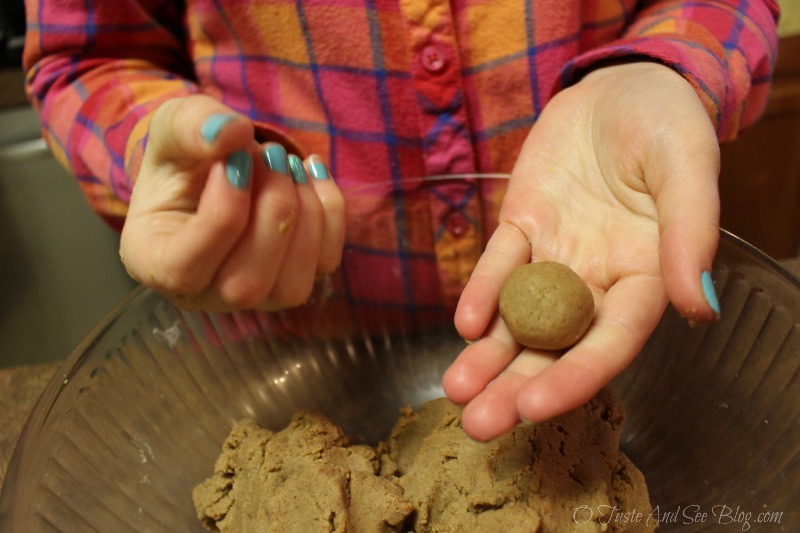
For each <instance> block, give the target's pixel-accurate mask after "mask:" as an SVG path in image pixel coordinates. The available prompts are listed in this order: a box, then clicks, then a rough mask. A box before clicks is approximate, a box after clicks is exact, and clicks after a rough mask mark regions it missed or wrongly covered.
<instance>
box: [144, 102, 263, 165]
mask: <svg viewBox="0 0 800 533" xmlns="http://www.w3.org/2000/svg"><path fill="white" fill-rule="evenodd" d="M254 133H255V132H254V127H253V124H252V122H251V121H250V120H249V119H247V118H246V117H244V116H243V115H240V114H238V113H236V112H234V111H233V110H232V109H230V108H229V107H227V106H225V105H224V104H222V103H221V102H219V101H217V100H215V99H213V98H211V97H209V96H206V95H202V94H196V95H191V96H186V97H182V98H174V99H171V100H167V101H166V102H164V103H163V104H162V105H161V106H160V107H159V108H158V109H157V110H156V112H155V113H154V115H153V119H152V121H151V122H150V129H149V135H148V144H147V150H146V152H145V157H147V156H150V159H151V161H149V163H151V164H153V165H155V166H160V165H164V164H172V165H175V166H177V167H179V168H187V167H192V166H194V164H195V163H196V162H197V161H201V160H205V161H212V160H223V159H225V158H226V157H228V155H230V154H231V153H233V152H235V151H238V150H243V149H248V148H249V147H250V146H251V144H252V143H253V138H254Z"/></svg>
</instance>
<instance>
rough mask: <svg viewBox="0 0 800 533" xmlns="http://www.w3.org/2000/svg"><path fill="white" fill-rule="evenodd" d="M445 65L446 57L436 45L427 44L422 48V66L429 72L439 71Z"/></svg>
mask: <svg viewBox="0 0 800 533" xmlns="http://www.w3.org/2000/svg"><path fill="white" fill-rule="evenodd" d="M446 65H447V58H446V57H445V55H444V54H443V53H442V51H441V50H439V48H438V47H437V46H434V45H428V46H426V47H425V48H423V49H422V66H423V67H425V70H427V71H428V72H431V73H434V74H435V73H437V72H440V71H441V70H442V69H443V68H444V67H445V66H446Z"/></svg>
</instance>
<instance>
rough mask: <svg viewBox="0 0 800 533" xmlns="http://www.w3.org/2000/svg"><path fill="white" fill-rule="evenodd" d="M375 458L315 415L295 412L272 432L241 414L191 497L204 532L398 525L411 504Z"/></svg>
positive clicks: (341, 532)
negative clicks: (208, 474)
mask: <svg viewBox="0 0 800 533" xmlns="http://www.w3.org/2000/svg"><path fill="white" fill-rule="evenodd" d="M379 464H380V463H379V460H378V458H377V456H376V454H375V450H374V449H373V448H371V447H369V446H361V445H353V444H351V443H350V441H349V440H348V439H347V438H346V437H345V435H344V433H343V432H342V430H341V429H340V428H339V427H337V426H335V425H333V424H332V423H331V422H330V421H329V420H328V419H327V418H326V417H324V416H322V415H321V414H317V413H311V412H304V411H301V412H298V413H297V414H296V415H295V416H294V418H293V419H292V421H291V423H290V424H289V426H288V427H287V428H285V429H284V430H282V431H280V432H278V433H274V432H272V431H269V430H267V429H264V428H261V427H259V425H258V423H257V422H256V421H255V420H252V419H245V420H243V421H241V422H239V423H238V424H237V425H236V426H235V427H234V428H233V430H232V431H231V433H230V435H229V436H228V438H227V439H226V440H225V443H224V444H223V447H222V454H221V455H220V457H219V459H217V462H216V464H215V466H214V475H213V476H212V477H211V478H209V479H208V480H206V481H205V482H203V483H201V484H200V485H198V486H197V487H196V488H195V489H194V491H193V493H192V498H193V500H194V504H195V508H196V509H197V511H198V517H199V518H200V520H201V521H202V522H203V525H205V527H206V528H207V529H208V530H210V531H220V532H234V531H235V532H237V533H238V532H241V531H260V532H279V531H280V532H293V531H298V532H300V531H302V532H304V533H316V532H320V533H321V532H325V533H329V532H330V533H333V532H336V533H345V532H361V531H363V532H366V533H371V532H375V533H378V532H381V533H383V532H391V531H402V529H401V528H402V526H403V522H404V520H405V519H406V517H407V516H408V515H409V514H410V513H411V511H412V508H411V505H410V504H409V502H408V500H407V499H406V498H404V497H403V489H402V487H401V486H400V485H399V483H397V481H396V480H394V479H391V478H386V477H382V476H380V475H378V470H379Z"/></svg>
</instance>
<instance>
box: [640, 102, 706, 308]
mask: <svg viewBox="0 0 800 533" xmlns="http://www.w3.org/2000/svg"><path fill="white" fill-rule="evenodd" d="M692 96H693V97H694V98H695V99H696V96H695V95H694V94H693V95H692ZM697 103H698V106H697V107H698V108H699V109H695V110H694V111H693V112H692V120H686V121H684V123H683V124H682V127H680V128H677V129H676V130H675V131H673V132H669V133H665V134H663V135H662V136H659V139H658V141H657V143H655V144H656V146H655V147H654V148H653V149H652V150H651V151H650V156H651V157H650V158H649V160H648V164H647V165H646V168H645V180H646V182H647V184H648V187H649V189H650V192H651V194H652V195H653V197H654V199H655V202H656V210H657V213H658V225H659V235H660V244H659V246H660V262H661V275H662V278H663V280H664V287H665V290H666V292H667V296H668V297H669V299H670V301H671V302H672V305H673V306H674V307H675V308H676V309H677V311H678V312H679V313H680V314H681V315H682V316H683V317H684V318H686V319H688V320H690V321H692V322H708V321H711V320H714V319H715V318H716V317H717V316H718V315H719V313H720V309H719V303H718V300H717V296H716V291H715V290H714V285H713V280H712V278H711V274H710V272H711V267H712V264H713V261H714V255H715V254H716V251H717V245H718V243H719V212H720V205H719V189H718V179H719V167H720V155H719V144H718V141H717V137H716V134H715V132H714V129H713V126H712V125H711V121H710V120H709V119H708V115H707V114H706V112H705V110H704V109H703V108H702V106H701V105H699V102H697Z"/></svg>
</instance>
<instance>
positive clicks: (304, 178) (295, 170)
mask: <svg viewBox="0 0 800 533" xmlns="http://www.w3.org/2000/svg"><path fill="white" fill-rule="evenodd" d="M289 168H290V169H291V170H292V179H293V180H294V182H295V183H300V184H302V185H305V184H306V183H308V175H307V174H306V169H305V167H303V161H302V160H301V159H300V158H299V157H297V156H296V155H294V154H291V155H289Z"/></svg>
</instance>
